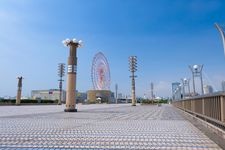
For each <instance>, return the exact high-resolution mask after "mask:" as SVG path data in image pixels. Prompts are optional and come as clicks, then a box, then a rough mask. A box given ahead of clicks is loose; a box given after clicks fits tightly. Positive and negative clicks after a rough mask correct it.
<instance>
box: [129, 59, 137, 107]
mask: <svg viewBox="0 0 225 150" xmlns="http://www.w3.org/2000/svg"><path fill="white" fill-rule="evenodd" d="M129 71H130V72H131V76H130V77H131V82H132V85H131V86H132V88H131V93H132V106H136V97H135V78H136V77H137V76H135V75H134V72H136V71H137V56H130V57H129Z"/></svg>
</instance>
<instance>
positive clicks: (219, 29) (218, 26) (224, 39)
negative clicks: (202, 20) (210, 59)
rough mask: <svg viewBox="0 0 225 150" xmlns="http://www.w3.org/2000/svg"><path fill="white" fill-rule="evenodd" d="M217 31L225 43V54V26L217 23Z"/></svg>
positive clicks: (224, 44)
mask: <svg viewBox="0 0 225 150" xmlns="http://www.w3.org/2000/svg"><path fill="white" fill-rule="evenodd" d="M215 26H216V29H217V30H218V31H219V33H220V35H221V38H222V41H223V49H224V53H225V35H224V29H223V26H221V25H219V24H217V23H215Z"/></svg>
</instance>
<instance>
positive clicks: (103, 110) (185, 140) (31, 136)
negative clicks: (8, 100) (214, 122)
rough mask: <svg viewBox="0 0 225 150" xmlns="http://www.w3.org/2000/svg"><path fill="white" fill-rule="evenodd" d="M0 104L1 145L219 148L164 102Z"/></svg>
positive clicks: (48, 147) (62, 147)
mask: <svg viewBox="0 0 225 150" xmlns="http://www.w3.org/2000/svg"><path fill="white" fill-rule="evenodd" d="M64 107H65V106H0V150H2V149H16V150H17V149H19V150H21V149H24V150H25V149H34V150H37V149H51V150H53V149H124V150H125V149H135V150H136V149H143V150H144V149H148V150H149V149H160V150H161V149H167V150H168V149H171V150H172V149H177V150H180V149H187V150H192V149H196V150H203V149H220V148H219V147H218V145H216V144H215V143H214V142H213V141H211V140H210V139H209V138H208V137H206V136H205V135H204V134H203V133H202V132H201V131H199V130H198V129H197V128H196V127H194V126H193V125H192V124H191V123H190V122H188V121H186V120H184V119H183V118H182V116H181V115H180V114H179V112H178V111H177V110H176V109H175V108H173V107H172V106H170V105H162V106H161V107H158V106H140V105H138V106H136V107H132V106H130V105H127V104H118V105H106V104H102V105H101V104H100V105H78V106H77V108H78V111H79V112H77V113H65V112H63V109H64Z"/></svg>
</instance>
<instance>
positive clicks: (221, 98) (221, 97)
mask: <svg viewBox="0 0 225 150" xmlns="http://www.w3.org/2000/svg"><path fill="white" fill-rule="evenodd" d="M220 107H221V112H220V113H221V121H222V122H224V121H225V120H224V119H225V118H224V117H225V108H224V96H223V95H222V96H220Z"/></svg>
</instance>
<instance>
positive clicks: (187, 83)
mask: <svg viewBox="0 0 225 150" xmlns="http://www.w3.org/2000/svg"><path fill="white" fill-rule="evenodd" d="M181 81H182V87H183V98H185V95H186V90H185V87H187V88H188V96H190V79H187V78H182V79H181Z"/></svg>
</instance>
